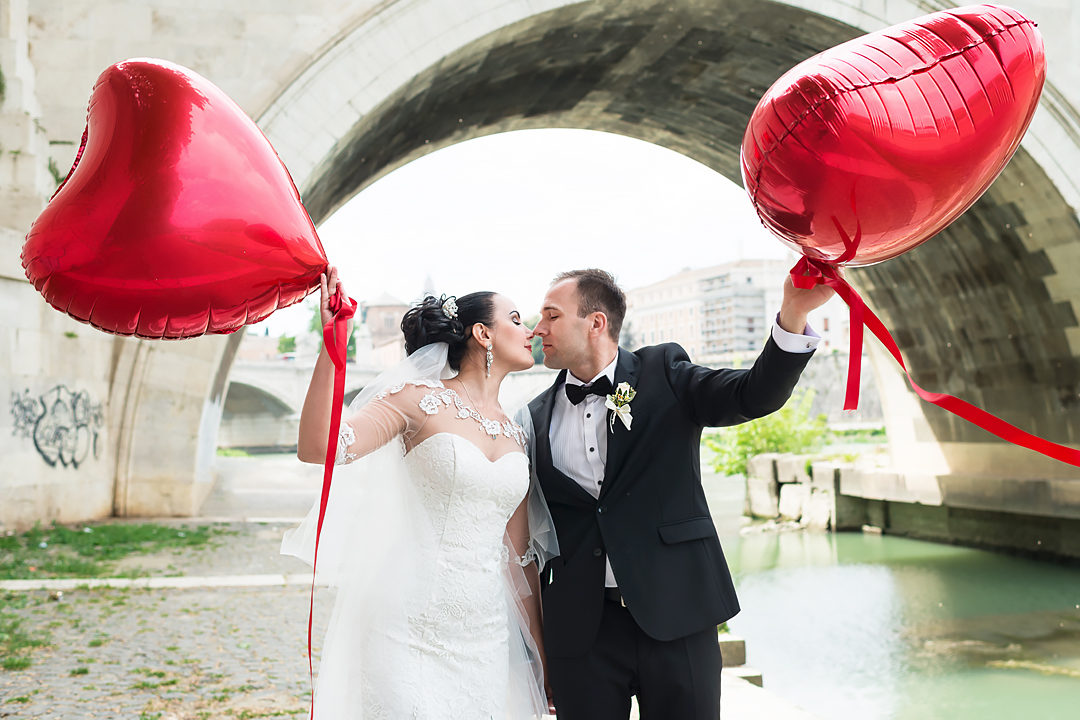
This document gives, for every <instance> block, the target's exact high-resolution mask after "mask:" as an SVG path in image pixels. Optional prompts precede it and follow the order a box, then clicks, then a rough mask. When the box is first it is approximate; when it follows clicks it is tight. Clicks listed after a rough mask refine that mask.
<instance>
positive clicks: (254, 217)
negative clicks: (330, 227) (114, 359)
mask: <svg viewBox="0 0 1080 720" xmlns="http://www.w3.org/2000/svg"><path fill="white" fill-rule="evenodd" d="M22 263H23V268H25V270H26V276H27V278H29V279H30V281H31V282H32V283H33V284H34V287H35V288H37V289H38V291H39V292H41V294H42V295H44V296H45V299H46V300H47V301H48V302H49V303H50V304H51V305H52V306H53V307H55V308H57V309H58V310H60V311H62V312H65V313H68V314H69V315H71V316H72V317H74V318H75V319H77V320H81V321H83V322H87V323H90V324H91V325H93V326H95V327H97V328H100V329H102V330H106V331H108V332H113V333H118V334H121V335H137V336H139V337H144V338H185V337H193V336H196V335H202V334H203V333H230V332H233V331H235V330H237V329H239V328H240V327H242V326H243V325H245V324H247V323H253V322H257V321H259V320H261V319H263V318H265V317H266V316H267V315H269V314H270V313H272V312H273V311H274V310H276V309H278V308H280V307H285V306H287V305H291V304H293V303H295V302H298V301H299V300H301V299H303V298H304V296H305V295H307V294H308V293H309V292H310V291H311V290H312V289H314V288H315V287H317V286H318V282H319V274H320V273H321V272H323V271H324V270H325V269H326V266H327V260H326V253H325V252H324V251H323V247H322V243H320V242H319V238H318V235H317V234H316V233H315V227H314V225H313V224H312V222H311V219H310V218H309V217H308V214H307V211H306V210H305V209H304V206H303V204H302V203H301V202H300V194H299V193H298V192H297V190H296V186H295V185H294V184H293V181H292V178H291V177H290V176H289V173H288V171H287V170H286V169H285V166H284V165H283V164H282V162H281V159H280V158H279V157H278V156H277V153H276V152H275V151H274V149H273V147H271V145H270V142H269V141H268V140H267V139H266V137H265V136H264V135H263V134H262V132H261V131H260V130H259V128H258V127H256V125H255V123H253V122H252V121H251V119H250V118H248V116H247V115H246V114H245V113H244V111H243V110H241V109H240V107H239V106H238V105H236V103H234V102H233V101H232V100H231V99H229V97H228V96H226V95H225V93H223V92H222V91H221V90H219V89H218V88H217V87H215V86H214V84H213V83H211V82H210V81H209V80H206V79H205V78H203V77H201V76H199V75H197V74H196V73H194V72H192V71H191V70H188V69H187V68H184V67H181V66H179V65H175V64H173V63H169V62H166V61H163V60H155V59H139V60H127V61H125V62H121V63H117V64H116V65H113V66H111V67H109V68H108V69H106V70H105V72H103V73H102V74H101V76H100V77H99V78H98V81H97V84H96V85H95V86H94V91H93V93H92V95H91V97H90V108H89V111H88V114H87V123H86V132H85V134H84V135H83V143H82V147H81V148H80V149H79V153H78V155H77V156H76V158H75V164H74V165H73V166H72V168H71V171H70V172H69V173H68V177H67V179H66V180H65V181H64V182H63V184H61V186H60V188H59V189H58V190H57V191H56V194H55V195H53V197H52V199H51V200H50V201H49V204H48V205H47V206H46V208H45V210H44V211H43V212H42V213H41V215H40V216H39V217H38V218H37V220H35V221H34V224H33V225H32V226H31V228H30V232H29V234H28V235H27V236H26V243H25V244H24V245H23V251H22Z"/></svg>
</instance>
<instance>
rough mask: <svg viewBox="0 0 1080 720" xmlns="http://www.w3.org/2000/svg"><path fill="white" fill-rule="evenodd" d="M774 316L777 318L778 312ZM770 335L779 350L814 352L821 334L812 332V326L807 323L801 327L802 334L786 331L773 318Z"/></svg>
mask: <svg viewBox="0 0 1080 720" xmlns="http://www.w3.org/2000/svg"><path fill="white" fill-rule="evenodd" d="M776 317H777V318H779V317H780V314H779V313H777V315H776ZM772 337H773V340H775V341H776V344H777V345H778V346H779V347H780V349H781V350H783V351H784V352H789V353H808V352H814V351H815V350H817V346H818V343H820V342H821V336H820V335H818V334H817V333H816V332H814V328H812V327H810V324H809V323H807V324H806V327H805V328H803V334H802V335H798V334H796V333H790V332H788V331H787V330H785V329H784V328H782V327H780V323H778V322H777V321H776V320H773V325H772Z"/></svg>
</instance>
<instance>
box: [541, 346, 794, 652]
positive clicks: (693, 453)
mask: <svg viewBox="0 0 1080 720" xmlns="http://www.w3.org/2000/svg"><path fill="white" fill-rule="evenodd" d="M811 355H812V353H805V354H795V353H787V352H784V351H783V350H781V349H780V348H779V347H778V346H777V345H776V343H775V342H774V341H773V340H772V338H771V337H770V338H769V340H768V342H767V343H766V345H765V349H764V350H763V351H762V353H761V355H759V356H758V358H757V361H756V362H755V363H754V366H753V367H752V368H750V369H742V370H731V369H723V370H713V369H711V368H706V367H702V366H700V365H694V364H693V363H691V362H690V359H689V357H688V356H687V354H686V352H685V351H684V350H683V349H682V348H681V347H679V346H678V345H675V344H673V343H668V344H664V345H656V346H652V347H644V348H641V349H640V350H637V351H635V352H630V351H628V350H625V349H622V348H620V349H619V356H618V362H617V364H616V370H615V383H616V384H618V383H621V382H628V383H630V385H631V386H632V387H633V388H634V389H635V390H637V395H636V396H635V398H634V400H633V401H632V402H631V404H630V407H631V412H632V414H633V418H634V419H633V423H632V428H633V429H632V430H627V429H626V427H625V426H624V425H623V424H622V423H621V422H619V421H618V420H616V422H615V425H614V429H613V430H609V432H610V435H609V436H608V450H607V464H606V467H605V472H604V483H603V486H602V490H601V492H600V497H599V499H596V498H594V497H593V496H592V495H590V494H589V493H588V492H586V491H585V490H584V489H583V488H582V487H581V486H580V485H578V484H577V482H575V481H574V480H572V479H571V478H569V477H567V476H566V475H564V474H563V473H561V472H559V471H558V470H556V469H555V467H554V466H553V464H552V460H551V446H550V440H549V428H550V427H551V413H552V409H553V407H554V402H555V393H557V392H563V390H562V386H563V381H564V379H565V377H566V371H565V370H564V371H563V372H562V373H560V375H559V377H558V379H557V380H556V381H555V383H554V385H552V386H551V388H549V389H548V390H547V391H546V392H544V393H542V394H540V395H539V396H537V397H536V398H535V399H534V400H533V401H532V402H531V403H529V406H528V410H529V412H530V414H531V415H532V423H533V427H534V428H535V431H534V432H535V438H534V442H532V443H531V446H532V454H533V457H532V458H531V460H532V462H533V468H534V471H535V475H536V477H537V479H538V481H539V482H540V485H541V487H542V489H543V492H544V496H545V498H546V500H547V503H548V506H549V508H550V510H551V516H552V519H553V520H554V523H555V531H556V533H557V535H558V539H559V551H560V556H559V557H556V558H554V559H552V560H551V561H550V562H549V563H548V565H547V567H545V568H544V570H543V572H542V573H541V577H542V580H541V584H542V592H543V610H544V642H545V649H546V652H547V653H548V654H549V655H552V656H563V657H566V656H574V655H580V654H582V653H584V652H585V651H587V650H588V649H589V648H590V647H591V646H592V644H593V642H594V641H595V639H596V634H597V630H598V628H599V624H600V615H601V612H602V608H603V602H604V594H603V593H604V556H605V555H607V557H609V558H610V560H611V567H612V569H613V570H614V572H615V578H616V580H617V581H618V583H619V588H620V590H621V592H622V594H623V598H624V599H625V602H626V605H627V608H628V609H629V611H630V613H631V614H632V615H633V617H634V619H635V620H636V621H637V624H638V625H639V626H640V627H641V629H642V630H644V631H645V632H646V633H648V634H649V635H650V636H651V637H654V638H656V639H658V640H673V639H675V638H680V637H685V636H686V635H690V634H691V633H694V632H698V631H701V630H703V629H705V628H707V627H709V626H715V625H718V624H719V623H721V622H724V621H725V620H727V619H728V618H730V617H732V616H734V615H735V614H736V613H737V612H738V611H739V602H738V599H737V598H736V597H735V589H734V586H733V584H732V581H731V573H730V572H729V570H728V567H727V563H726V561H725V560H724V553H723V551H722V550H721V549H720V541H719V540H718V539H717V536H716V528H715V526H714V525H713V520H712V517H711V515H710V514H709V508H708V505H707V504H706V502H705V493H704V490H703V489H702V487H701V469H700V467H701V466H700V459H699V447H700V439H701V430H702V427H703V426H723V425H735V424H738V423H741V422H745V421H747V420H751V419H753V418H756V417H761V416H763V415H767V414H769V413H771V412H773V411H775V410H777V409H779V408H780V407H782V406H783V404H784V403H785V402H786V401H787V399H788V397H789V396H790V395H791V391H792V390H793V389H794V387H795V383H796V382H797V381H798V379H799V375H800V374H801V373H802V369H803V367H805V365H806V363H807V361H808V360H809V359H810V356H811ZM609 412H610V411H609ZM608 427H610V425H609V426H608Z"/></svg>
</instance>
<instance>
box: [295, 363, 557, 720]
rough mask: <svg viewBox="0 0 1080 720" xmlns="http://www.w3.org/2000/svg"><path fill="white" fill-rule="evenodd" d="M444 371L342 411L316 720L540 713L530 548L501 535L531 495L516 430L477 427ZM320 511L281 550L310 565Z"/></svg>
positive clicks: (461, 719)
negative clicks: (333, 590) (530, 617)
mask: <svg viewBox="0 0 1080 720" xmlns="http://www.w3.org/2000/svg"><path fill="white" fill-rule="evenodd" d="M442 357H443V358H444V357H445V353H443V355H442ZM439 358H440V356H439V355H438V354H437V353H436V354H435V355H434V362H435V363H436V364H438V360H439ZM416 362H417V359H414V360H413V363H414V364H415V363H416ZM445 373H446V369H445V367H441V369H440V372H439V375H442V374H445ZM410 374H411V375H412V377H409V376H408V375H410ZM439 375H435V376H434V377H432V376H431V373H430V372H427V373H423V372H416V371H415V370H413V371H412V372H411V373H407V374H406V379H405V380H402V381H400V382H396V383H394V384H392V385H389V386H386V387H383V388H382V389H381V390H379V391H378V392H377V393H376V394H375V395H374V396H372V397H369V398H367V399H366V401H365V402H364V403H362V405H361V407H360V408H356V403H354V408H353V409H350V411H349V412H350V413H351V415H343V418H345V419H347V420H348V421H347V422H346V421H345V420H344V419H343V423H342V432H341V437H340V438H339V442H338V462H339V463H349V462H352V461H353V460H357V462H355V463H353V465H344V466H343V467H341V468H339V469H338V471H337V472H336V473H335V477H334V481H333V484H332V485H331V493H330V499H329V504H328V509H327V515H326V519H325V521H324V527H323V534H322V536H321V539H320V545H319V558H318V570H319V577H321V578H322V579H323V580H326V581H328V582H329V583H330V584H331V585H333V586H335V587H337V597H336V598H335V605H334V609H333V612H332V613H331V619H330V622H329V626H328V629H327V633H326V641H325V643H324V645H323V649H322V653H321V657H320V663H319V670H318V682H317V685H316V689H315V707H314V712H315V717H316V718H317V720H321V719H326V720H330V719H334V720H337V719H342V718H349V719H356V720H383V719H384V718H386V719H392V720H407V719H416V720H436V719H439V718H447V720H449V719H450V718H453V719H454V720H465V719H468V720H474V719H476V720H479V719H483V720H489V719H495V720H504V719H510V720H517V719H518V718H539V717H540V716H541V715H542V713H543V712H544V708H545V707H546V700H545V698H544V695H543V680H542V675H541V672H540V663H539V660H538V654H537V651H536V647H535V645H533V643H532V638H531V635H530V632H529V627H528V621H527V619H526V618H527V615H526V613H525V611H524V602H525V599H526V597H527V596H528V592H529V591H528V585H527V584H526V582H525V577H524V574H523V572H522V566H523V565H525V564H527V563H529V562H531V561H532V559H533V558H534V557H535V554H534V552H533V551H524V552H523V551H522V548H520V544H521V543H520V542H519V543H518V545H519V548H518V549H517V550H515V549H514V547H513V542H512V541H511V539H510V538H509V537H508V536H507V522H508V521H509V520H510V518H511V515H513V514H514V512H515V511H516V510H518V508H519V507H521V506H522V502H523V500H524V499H525V498H526V496H527V494H528V493H529V488H530V475H529V464H528V459H527V456H526V455H525V454H524V452H522V448H521V444H522V443H523V436H522V431H521V428H520V427H519V426H517V425H515V424H513V423H510V422H504V423H497V422H493V421H490V420H486V419H484V418H482V417H480V416H479V414H478V413H476V412H475V411H474V410H473V409H472V408H471V407H470V406H469V405H468V403H466V402H465V401H464V400H463V399H462V398H461V397H459V396H458V394H457V393H456V392H455V391H454V390H452V389H449V388H447V387H446V386H444V385H443V384H442V383H441V382H440V380H439ZM389 379H390V380H393V379H394V378H393V377H391V378H389ZM369 387H370V386H369ZM354 410H355V412H354ZM391 435H392V437H388V436H391ZM354 466H356V471H355V472H352V471H351V470H352V468H353V467H354ZM312 510H313V512H312V513H311V514H309V516H308V518H307V519H305V521H304V522H303V523H301V526H300V527H299V528H297V529H296V530H294V531H291V532H290V533H287V535H286V537H285V539H284V540H283V542H282V552H285V553H288V554H294V555H298V556H300V557H304V558H305V559H307V560H309V561H310V559H311V552H310V551H311V549H312V546H313V540H314V524H315V522H316V518H317V512H318V507H317V505H316V507H314V508H313V509H312ZM533 524H534V525H535V524H536V523H535V522H534V523H533Z"/></svg>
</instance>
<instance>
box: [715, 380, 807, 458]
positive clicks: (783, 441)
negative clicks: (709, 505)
mask: <svg viewBox="0 0 1080 720" xmlns="http://www.w3.org/2000/svg"><path fill="white" fill-rule="evenodd" d="M813 400H814V393H813V391H812V390H796V391H795V392H794V393H793V394H792V396H791V398H790V399H788V401H787V403H786V404H785V405H784V407H782V408H780V409H779V410H777V411H776V412H774V413H772V414H771V415H766V416H765V417H762V418H758V419H757V420H751V421H750V422H746V423H743V424H742V425H735V426H732V427H728V428H721V429H720V430H717V431H716V432H713V433H710V434H708V435H706V436H705V437H704V438H703V440H702V441H703V442H704V443H705V447H707V448H708V449H709V450H712V451H713V452H714V453H716V455H715V457H714V458H713V460H712V468H713V470H715V471H716V472H718V473H721V474H724V475H745V474H746V468H747V464H748V463H749V461H750V458H752V457H754V456H755V455H761V454H762V453H784V452H786V453H803V452H807V451H809V450H816V449H817V448H819V447H821V445H822V444H823V442H824V439H825V433H826V429H825V416H824V415H817V416H814V417H811V415H810V405H811V403H812V402H813Z"/></svg>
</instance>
